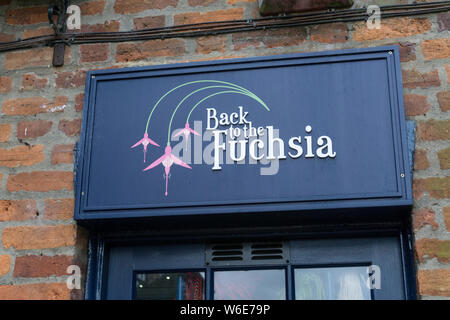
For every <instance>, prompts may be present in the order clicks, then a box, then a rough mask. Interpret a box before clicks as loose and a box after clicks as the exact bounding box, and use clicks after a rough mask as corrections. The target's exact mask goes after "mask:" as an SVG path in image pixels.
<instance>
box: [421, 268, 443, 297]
mask: <svg viewBox="0 0 450 320" xmlns="http://www.w3.org/2000/svg"><path fill="white" fill-rule="evenodd" d="M417 283H418V287H419V294H420V295H430V296H444V297H447V296H450V269H433V270H419V271H418V273H417Z"/></svg>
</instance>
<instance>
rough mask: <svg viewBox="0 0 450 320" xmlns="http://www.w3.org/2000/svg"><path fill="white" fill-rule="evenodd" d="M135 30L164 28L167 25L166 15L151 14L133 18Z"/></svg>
mask: <svg viewBox="0 0 450 320" xmlns="http://www.w3.org/2000/svg"><path fill="white" fill-rule="evenodd" d="M133 23H134V30H143V29H153V28H162V27H164V26H165V25H166V17H165V16H149V17H143V18H136V19H134V20H133Z"/></svg>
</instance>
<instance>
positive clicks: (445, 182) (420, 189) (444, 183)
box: [413, 177, 450, 200]
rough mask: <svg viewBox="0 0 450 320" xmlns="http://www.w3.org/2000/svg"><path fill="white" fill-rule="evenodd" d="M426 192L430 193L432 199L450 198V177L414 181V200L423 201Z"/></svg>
mask: <svg viewBox="0 0 450 320" xmlns="http://www.w3.org/2000/svg"><path fill="white" fill-rule="evenodd" d="M425 192H426V193H428V196H429V197H430V198H434V199H445V198H450V177H442V178H440V177H433V178H424V179H414V181H413V194H414V199H415V200H419V199H421V198H422V197H423V195H424V193H425Z"/></svg>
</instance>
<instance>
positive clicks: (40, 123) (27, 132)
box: [17, 120, 52, 139]
mask: <svg viewBox="0 0 450 320" xmlns="http://www.w3.org/2000/svg"><path fill="white" fill-rule="evenodd" d="M51 128H52V122H51V121H47V120H36V121H24V122H20V123H19V124H18V125H17V138H19V139H33V138H38V137H42V136H44V135H46V134H47V133H49V132H50V130H51Z"/></svg>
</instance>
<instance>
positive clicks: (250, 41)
mask: <svg viewBox="0 0 450 320" xmlns="http://www.w3.org/2000/svg"><path fill="white" fill-rule="evenodd" d="M306 37H307V34H306V29H305V28H303V27H299V28H283V29H277V30H275V29H269V30H257V31H252V32H245V33H236V34H233V38H232V41H233V46H234V49H235V50H241V49H243V48H246V47H249V46H254V47H255V48H257V47H259V46H261V45H262V44H264V45H266V46H267V47H268V48H274V47H285V46H295V45H299V44H301V43H304V42H305V41H306Z"/></svg>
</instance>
